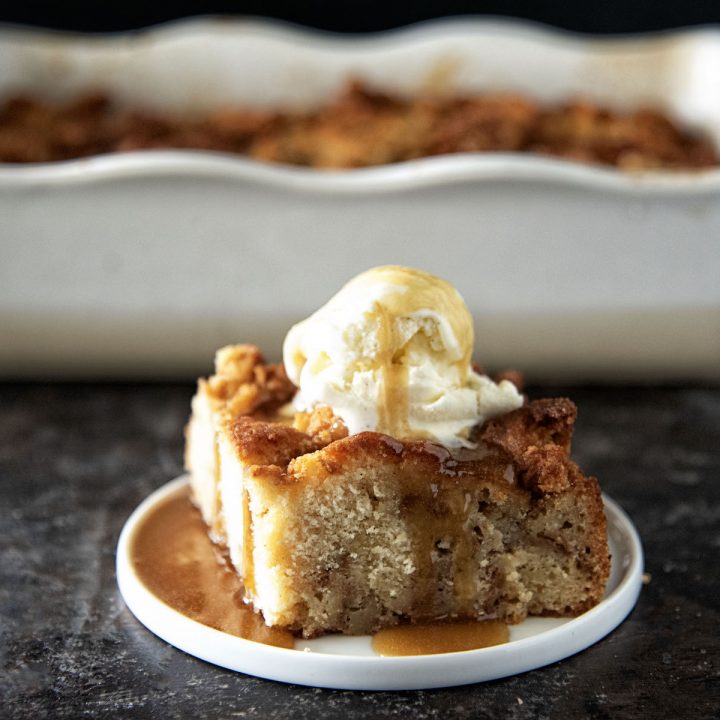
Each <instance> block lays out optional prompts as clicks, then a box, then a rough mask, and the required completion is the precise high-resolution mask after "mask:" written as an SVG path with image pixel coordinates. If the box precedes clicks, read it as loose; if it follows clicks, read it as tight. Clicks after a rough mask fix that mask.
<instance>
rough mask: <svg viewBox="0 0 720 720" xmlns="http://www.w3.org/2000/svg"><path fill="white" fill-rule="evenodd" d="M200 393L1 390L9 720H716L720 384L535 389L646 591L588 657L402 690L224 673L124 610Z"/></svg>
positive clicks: (0, 658)
mask: <svg viewBox="0 0 720 720" xmlns="http://www.w3.org/2000/svg"><path fill="white" fill-rule="evenodd" d="M191 392H192V387H191V386H190V385H132V386H131V385H49V386H40V385H4V386H3V385H0V507H1V508H2V510H1V512H0V667H1V671H0V672H1V675H0V717H2V718H45V717H53V718H81V717H85V716H91V717H113V718H115V717H150V716H153V717H159V718H176V717H194V718H217V717H246V718H291V717H292V718H313V719H314V718H325V717H343V718H346V719H347V720H351V719H352V718H361V717H374V718H395V717H413V718H444V717H459V718H465V717H467V718H470V717H472V718H512V719H513V720H515V719H521V718H556V717H563V718H570V717H578V718H585V717H588V718H685V717H687V718H718V717H720V711H719V710H718V708H720V688H719V673H720V657H719V655H720V652H719V649H720V640H719V639H718V635H719V632H718V628H719V627H720V570H719V566H720V563H719V562H718V557H719V554H720V389H717V388H716V389H703V388H649V387H648V388H597V387H590V388H574V389H572V390H568V391H563V390H562V389H557V388H539V389H535V390H533V391H532V395H533V396H534V397H538V396H540V395H546V394H551V393H552V394H558V393H564V392H567V394H570V395H571V396H572V397H573V398H574V399H575V400H576V401H577V403H578V405H579V407H580V420H579V425H578V428H577V433H576V441H575V456H576V458H577V459H578V460H579V461H580V463H581V465H582V466H583V467H584V468H585V469H586V471H587V472H589V473H592V474H594V475H597V476H598V477H599V478H600V479H601V483H602V485H603V488H604V489H605V491H606V492H607V493H608V494H609V495H611V496H612V497H613V498H615V499H616V500H617V501H618V502H619V503H620V504H621V505H622V506H623V507H624V508H625V510H627V512H628V513H629V514H630V515H631V517H632V518H633V520H634V521H635V523H636V525H637V527H638V529H639V531H640V534H641V536H642V538H643V541H644V544H645V551H646V556H647V559H646V567H647V571H648V572H649V573H650V574H651V576H652V577H651V581H650V583H649V584H648V585H647V586H646V587H645V588H644V589H643V592H642V595H641V598H640V601H639V604H638V606H637V608H636V609H635V611H634V612H633V613H632V615H631V616H630V618H629V619H628V620H627V621H626V622H625V623H624V624H623V625H622V626H621V627H620V628H618V629H617V630H616V631H615V632H614V633H612V634H611V635H610V636H609V637H608V638H606V639H605V640H603V641H601V642H599V643H598V644H596V645H595V646H594V647H591V648H589V649H588V650H586V651H585V652H583V653H580V654H579V655H576V656H575V657H572V658H568V659H567V660H565V661H563V662H560V663H556V664H554V665H552V666H550V667H546V668H542V669H540V670H536V671H534V672H531V673H526V674H524V675H520V676H518V677H512V678H508V679H505V680H498V681H495V682H492V683H487V684H483V685H474V686H468V687H460V688H452V689H446V690H434V691H428V692H406V693H358V692H339V691H329V690H317V689H312V688H304V687H296V686H287V685H282V684H279V683H273V682H267V681H264V680H259V679H256V678H252V677H247V676H244V675H240V674H236V673H232V672H228V671H225V670H221V669H219V668H216V667H213V666H212V665H208V664H206V663H204V662H201V661H199V660H196V659H194V658H192V657H189V656H187V655H185V654H183V653H182V652H180V651H178V650H175V649H174V648H172V647H170V646H168V645H167V644H166V643H164V642H163V641H161V640H159V639H158V638H156V637H154V636H153V635H151V634H150V633H149V632H147V631H146V630H145V629H144V628H143V627H142V626H141V625H140V624H139V623H138V622H137V621H136V620H135V619H134V618H133V617H132V616H131V615H130V613H129V612H128V611H127V610H126V609H125V606H124V605H123V602H122V600H121V599H120V597H119V595H118V591H117V588H116V585H115V573H114V551H115V543H116V541H117V537H118V534H119V532H120V528H121V527H122V524H123V522H124V521H125V519H126V518H127V516H128V515H129V514H130V512H131V510H132V509H133V508H134V507H135V506H136V505H137V504H138V503H139V502H140V501H141V500H142V499H143V498H144V497H145V496H146V495H147V494H148V493H149V492H150V491H152V490H153V489H155V488H156V487H158V486H159V485H162V484H163V483H165V482H166V481H167V480H169V479H171V478H173V477H175V476H176V475H178V474H179V473H180V471H181V448H182V427H183V424H184V422H185V419H186V414H187V411H188V403H189V399H190V395H191Z"/></svg>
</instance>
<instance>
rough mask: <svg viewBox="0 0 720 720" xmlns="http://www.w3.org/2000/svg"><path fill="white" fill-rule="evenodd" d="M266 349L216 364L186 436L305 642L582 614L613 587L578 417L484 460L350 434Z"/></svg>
mask: <svg viewBox="0 0 720 720" xmlns="http://www.w3.org/2000/svg"><path fill="white" fill-rule="evenodd" d="M295 390H296V388H295V387H294V386H293V385H292V383H290V381H289V380H288V379H287V377H286V376H285V373H284V370H283V366H282V365H266V364H264V362H263V359H262V356H261V355H260V353H259V351H258V350H257V349H256V348H254V347H251V346H232V347H228V348H224V349H223V350H221V351H219V352H218V355H217V357H216V371H215V375H213V376H212V377H210V378H209V379H208V380H200V382H199V386H198V392H197V394H196V395H195V397H194V399H193V404H192V408H193V413H192V417H191V420H190V423H189V425H188V429H187V448H186V465H187V468H188V470H189V471H190V473H191V485H192V493H193V498H194V500H195V502H196V504H197V505H198V507H199V508H200V511H201V512H202V515H203V518H204V519H205V521H206V523H207V524H208V527H209V529H210V534H211V537H212V539H213V540H214V541H215V542H217V543H220V544H223V545H225V546H226V547H227V550H228V552H229V555H230V559H231V561H232V563H233V565H234V567H235V568H236V569H237V571H238V573H239V574H240V576H241V577H242V579H243V583H244V586H245V593H246V594H245V599H246V601H247V602H249V603H252V604H253V606H254V607H255V609H256V610H258V611H260V612H262V614H263V616H264V618H265V621H266V622H267V623H268V624H269V625H280V626H284V627H287V628H289V629H291V630H293V631H294V632H296V633H298V634H302V635H304V636H306V637H311V636H315V635H319V634H322V633H329V632H342V633H349V634H364V633H370V632H374V631H376V630H378V629H379V628H382V627H386V626H390V625H394V624H397V623H402V622H428V621H437V620H446V619H484V618H500V619H504V620H506V621H508V622H511V623H515V622H520V621H521V620H523V619H524V618H525V617H526V616H528V615H556V616H573V615H578V614H580V613H582V612H584V611H585V610H587V609H588V608H590V607H592V606H593V605H594V604H596V603H597V602H599V600H600V598H601V597H602V593H603V590H604V587H605V583H606V581H607V577H608V573H609V567H610V564H609V556H608V545H607V531H606V522H605V516H604V513H603V504H602V499H601V495H600V489H599V487H598V483H597V481H596V480H595V479H594V478H589V477H586V476H585V475H583V473H582V472H581V471H580V469H579V468H578V467H577V465H575V464H574V463H573V462H572V460H571V459H570V457H569V450H570V440H571V436H572V431H573V424H574V421H575V414H576V411H575V406H574V405H573V404H572V403H571V402H570V401H569V400H566V399H552V400H536V401H534V402H530V403H528V404H525V405H524V406H523V407H521V408H519V409H517V410H513V411H512V412H508V413H506V414H503V415H500V416H499V417H496V418H494V419H492V420H489V421H487V422H485V423H484V424H483V425H481V426H480V427H478V428H477V429H476V431H475V433H474V435H473V438H472V440H473V441H474V444H476V448H457V449H455V448H453V449H448V448H446V447H443V446H442V445H440V444H438V443H435V442H430V441H427V440H417V439H413V440H398V439H395V438H393V437H390V436H389V435H384V434H381V433H377V432H360V433H357V434H355V435H348V433H347V429H346V427H345V425H344V424H343V422H342V420H340V419H339V418H337V417H336V416H335V415H333V413H332V411H331V410H330V409H329V408H328V407H326V406H324V407H318V408H316V409H315V410H313V411H312V412H309V413H297V414H294V413H293V412H292V411H289V412H288V411H287V410H286V408H287V405H286V404H287V403H288V402H289V401H290V400H291V399H292V397H293V395H294V393H295Z"/></svg>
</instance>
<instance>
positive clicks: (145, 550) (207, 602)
mask: <svg viewBox="0 0 720 720" xmlns="http://www.w3.org/2000/svg"><path fill="white" fill-rule="evenodd" d="M130 552H131V558H132V564H133V566H134V568H135V571H136V573H137V575H138V577H139V578H140V580H141V581H142V583H143V584H144V585H145V586H146V587H147V588H148V590H150V592H152V593H153V594H154V595H155V596H156V597H158V598H159V599H160V600H162V601H163V602H164V603H165V604H167V605H169V606H170V607H171V608H173V609H174V610H176V611H177V612H179V613H182V614H183V615H185V616H186V617H189V618H191V619H192V620H195V621H197V622H199V623H202V624H203V625H207V626H208V627H211V628H214V629H216V630H220V631H221V632H225V633H228V634H230V635H235V636H236V637H240V638H244V639H246V640H252V641H254V642H259V643H263V644H265V645H274V646H276V647H282V648H288V649H293V648H294V647H295V638H294V637H293V635H292V634H291V633H290V632H289V631H287V630H285V629H283V628H278V627H269V626H267V625H266V624H265V621H264V619H263V617H262V615H261V614H260V613H256V612H254V611H253V609H252V608H251V607H250V606H249V605H246V604H245V603H244V602H243V599H242V598H243V586H242V583H241V582H240V579H239V578H238V576H237V574H236V573H235V570H234V569H233V568H232V566H231V565H230V562H229V560H228V558H227V556H226V555H225V554H223V553H222V552H221V551H220V549H219V548H218V547H217V546H216V545H214V544H213V543H212V542H211V541H210V539H209V537H208V534H207V528H206V526H205V523H204V522H203V520H202V518H201V517H200V513H199V511H198V510H197V508H195V506H194V505H193V504H192V503H191V502H190V498H189V490H188V489H187V488H185V489H183V490H182V491H179V492H178V493H177V494H174V495H172V496H171V497H169V498H168V499H166V500H164V501H163V502H162V503H160V504H159V505H158V506H157V507H155V508H154V509H153V510H152V512H150V513H149V514H148V515H146V516H145V518H144V519H143V521H142V522H141V524H140V525H139V526H138V528H137V530H136V531H135V534H134V536H133V538H132V542H131V550H130ZM508 635H509V631H508V628H507V625H505V624H504V623H502V622H499V621H495V620H486V621H483V622H455V623H436V624H427V625H401V626H398V627H392V628H386V629H384V630H380V631H379V632H378V633H376V634H375V635H374V636H373V640H372V646H373V649H374V650H375V652H377V653H378V654H379V655H385V656H399V655H430V654H437V653H447V652H457V651H460V650H474V649H477V648H483V647H489V646H491V645H498V644H500V643H504V642H507V641H508Z"/></svg>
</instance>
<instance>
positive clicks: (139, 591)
mask: <svg viewBox="0 0 720 720" xmlns="http://www.w3.org/2000/svg"><path fill="white" fill-rule="evenodd" d="M188 482H189V476H188V475H187V474H183V475H180V476H179V477H177V478H175V479H174V480H171V481H169V482H167V483H165V484H164V485H162V486H161V487H159V488H157V489H156V490H155V491H153V492H152V493H151V494H150V495H148V496H147V497H146V498H145V499H144V500H143V501H142V502H141V503H140V504H139V505H138V506H137V507H136V508H135V510H134V511H133V512H132V513H131V515H130V516H129V518H128V519H127V521H126V522H125V524H124V525H123V528H122V531H121V533H120V536H119V539H118V544H117V551H116V577H117V583H118V587H119V590H120V594H121V596H122V598H123V600H124V602H125V605H126V606H127V608H128V609H129V610H130V612H131V613H132V615H133V616H134V617H135V618H136V619H137V620H138V621H139V622H140V623H141V624H142V625H143V626H145V628H147V629H148V630H149V631H150V632H152V633H153V634H154V635H156V636H158V637H160V638H161V639H162V640H165V641H166V642H168V643H169V644H171V645H173V646H174V647H176V648H177V649H179V650H182V651H183V652H185V653H187V654H189V655H192V656H195V657H197V658H199V659H201V660H205V661H207V662H210V663H212V664H214V665H218V666H219V667H223V668H226V669H228V670H234V671H236V672H243V673H245V674H248V675H253V676H255V677H260V678H264V679H268V680H276V681H280V682H286V683H294V684H298V685H307V686H312V687H324V688H333V689H342V690H396V691H397V690H419V689H431V688H439V687H451V686H458V685H465V684H471V683H476V682H485V681H489V680H495V679H499V678H502V677H508V676H510V675H516V674H520V673H523V672H527V671H529V670H534V669H537V668H539V667H543V666H545V665H548V664H551V663H553V662H556V661H558V660H562V659H564V658H566V657H570V656H571V655H574V654H576V653H578V652H580V651H582V650H584V649H586V648H587V647H589V646H590V645H593V644H594V643H596V642H597V641H599V640H601V639H602V638H603V637H605V636H606V635H607V634H609V633H610V632H611V631H612V630H614V629H615V628H616V627H617V626H618V625H620V624H621V623H622V622H623V621H624V620H625V618H626V617H627V616H628V615H629V613H630V612H631V610H632V609H633V607H634V606H635V604H636V602H637V599H638V596H639V594H640V589H641V586H642V572H643V551H642V544H641V541H640V537H639V535H638V533H637V530H636V529H635V527H634V525H633V523H632V521H631V520H630V518H629V517H628V515H627V514H626V513H625V512H624V511H623V510H622V508H621V507H620V506H619V505H618V504H617V503H616V502H614V501H613V500H612V499H610V498H609V497H608V496H606V495H603V501H604V504H605V509H606V515H607V516H608V525H610V524H611V523H612V524H613V526H614V528H615V529H616V530H618V531H619V532H620V533H621V534H622V536H623V540H624V542H625V546H624V548H625V549H627V551H628V553H629V558H630V561H629V563H627V565H626V566H624V567H623V568H622V570H623V574H622V576H621V578H620V580H619V582H618V584H617V586H616V587H614V588H613V589H612V590H611V592H610V594H609V595H608V596H607V597H605V598H604V599H603V600H602V601H601V602H600V603H599V604H598V605H596V606H595V607H593V608H591V609H590V610H588V611H587V612H585V613H583V614H582V615H580V616H578V617H576V618H573V619H571V620H568V621H567V622H565V623H563V624H562V625H560V626H558V627H555V628H552V629H549V630H546V631H543V632H540V633H538V634H536V635H533V636H530V637H526V638H521V639H518V640H513V641H510V642H508V643H505V644H503V645H496V646H494V647H489V648H482V649H478V650H465V651H462V652H454V653H445V654H439V655H420V656H403V657H380V656H375V657H373V656H355V655H342V654H337V653H326V652H320V651H307V650H306V651H304V652H303V651H301V650H290V649H287V648H279V647H274V646H270V645H263V644H262V643H256V642H253V641H251V640H246V639H244V638H239V637H236V636H233V635H229V634H227V633H224V632H222V631H220V630H216V629H214V628H211V627H208V626H206V625H203V624H202V623H199V622H197V621H196V620H192V619H191V618H188V617H187V616H185V615H183V614H181V613H179V612H178V611H177V610H175V609H174V608H172V607H170V606H169V605H166V604H165V603H164V602H163V601H162V600H160V599H159V598H158V597H156V596H155V595H154V594H153V593H152V592H151V591H150V590H149V589H147V588H146V587H145V585H144V584H143V583H142V582H141V581H140V579H139V578H138V577H137V575H136V574H135V572H134V570H133V568H132V564H131V561H130V557H129V550H130V543H131V541H132V537H133V534H134V532H135V530H136V528H137V527H138V525H139V523H140V522H141V520H142V519H143V518H144V517H145V516H146V515H147V513H148V512H149V511H150V510H151V509H152V508H154V507H155V506H156V505H157V504H158V503H160V502H162V501H163V500H164V499H165V498H166V497H168V496H169V495H172V494H173V493H176V492H177V491H179V490H180V489H181V488H182V487H184V486H187V484H188ZM548 634H552V635H553V637H552V638H548V637H547V636H548ZM548 639H552V640H554V642H551V643H548ZM300 657H302V658H303V661H302V662H298V659H299V658H300ZM518 659H519V661H518ZM474 660H475V661H477V662H473V661H474Z"/></svg>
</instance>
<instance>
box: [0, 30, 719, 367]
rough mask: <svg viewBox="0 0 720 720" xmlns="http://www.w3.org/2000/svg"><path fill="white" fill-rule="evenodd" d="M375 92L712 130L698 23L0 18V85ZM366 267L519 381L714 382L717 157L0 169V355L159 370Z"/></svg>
mask: <svg viewBox="0 0 720 720" xmlns="http://www.w3.org/2000/svg"><path fill="white" fill-rule="evenodd" d="M350 74H353V75H359V76H362V77H364V78H367V79H368V80H369V81H370V82H371V83H373V84H376V85H378V86H381V87H384V88H387V89H389V90H392V91H402V92H413V91H417V90H421V89H423V88H425V87H428V86H432V87H434V88H435V89H437V88H439V87H442V88H446V89H447V90H448V91H449V92H452V91H454V90H457V91H484V90H511V91H519V92H522V93H526V94H527V95H529V96H532V97H536V98H539V99H541V100H544V101H550V102H552V101H559V100H563V99H566V98H568V97H577V96H582V97H586V98H589V99H591V100H597V101H599V102H602V103H605V104H608V105H610V106H612V107H618V108H624V107H633V106H637V105H641V104H648V103H650V104H653V105H656V106H658V107H660V108H662V109H665V110H667V111H669V112H670V113H672V114H673V115H674V116H676V117H677V118H679V119H680V120H682V121H683V122H684V123H687V124H689V125H692V126H696V127H698V128H701V129H703V130H704V131H705V132H708V133H710V134H711V135H712V136H713V137H714V138H715V140H716V141H717V142H718V143H720V32H719V31H718V30H713V29H700V30H692V31H683V32H678V33H669V34H664V35H661V36H655V37H648V38H625V39H587V38H583V37H578V36H571V35H567V34H561V33H558V32H556V31H551V30H548V29H544V28H538V27H535V26H528V25H525V24H517V23H511V22H503V21H483V20H457V21H443V22H437V23H432V24H425V25H421V26H417V27H413V28H409V29H405V30H400V31H396V32H391V33H384V34H380V35H372V36H366V37H338V36H332V35H326V34H319V33H315V32H308V31H305V30H300V29H296V28H288V27H285V26H279V25H277V24H274V23H267V22H258V21H242V20H233V21H227V20H193V21H185V22H180V23H176V24H172V25H168V26H164V27H161V28H158V29H152V30H148V31H144V32H140V33H133V34H129V35H121V36H109V37H105V36H103V37H82V36H69V35H65V34H56V33H49V32H38V31H29V30H26V29H20V28H5V29H2V30H0V95H4V94H8V93H10V92H13V91H16V90H27V91H30V92H33V93H37V94H40V95H42V96H46V97H69V96H72V95H74V94H76V93H78V92H80V91H82V90H85V89H88V88H97V87H101V88H104V89H107V90H108V91H110V92H111V93H112V94H113V95H114V96H115V97H117V98H119V99H120V100H121V101H126V102H127V103H129V104H140V105H143V106H146V107H156V108H168V109H175V110H186V109H193V110H197V109H200V108H203V107H210V106H214V105H217V104H228V103H243V104H252V105H257V106H270V107H272V106H276V105H293V106H300V105H303V106H307V105H312V104H316V103H320V102H322V101H323V100H325V99H326V98H327V97H328V96H329V95H331V94H332V93H333V92H334V91H335V90H336V89H337V88H338V86H339V85H340V84H341V83H342V82H343V80H344V79H345V78H346V77H347V76H348V75H350ZM383 263H402V264H407V265H413V266H418V267H421V268H425V269H427V270H431V271H433V272H435V273H437V274H439V275H442V276H444V277H445V278H447V279H449V280H451V281H453V282H454V283H455V284H456V285H457V286H458V287H459V289H460V290H461V292H462V293H463V295H464V296H465V298H466V300H467V302H468V304H469V306H470V308H471V310H472V312H473V313H474V316H475V318H476V325H477V357H478V359H479V360H480V361H481V362H483V363H484V364H486V365H488V366H491V367H500V366H507V365H512V366H517V367H522V368H524V369H525V370H527V371H528V372H529V374H530V376H531V377H534V378H547V377H560V378H564V379H569V378H576V379H583V378H584V379H588V378H591V379H592V378H595V379H618V378H626V379H631V378H638V377H643V378H650V377H653V378H658V377H659V378H665V379H672V378H687V377H690V378H717V377H720V171H718V170H711V171H707V172H701V173H692V174H690V173H687V174H685V173H674V174H666V173H657V174H644V175H634V174H627V173H625V174H623V173H621V172H619V171H616V170H610V169H605V168H600V167H586V166H582V165H579V164H573V163H569V162H564V161H560V160H554V159H547V158H541V157H532V156H518V155H511V154H484V155H483V154H473V155H470V154H468V155H455V156H444V157H434V158H429V159H424V160H418V161H413V162H410V163H403V164H398V165H392V166H385V167H380V168H373V169H364V170H352V171H341V172H318V171H312V170H306V169H299V168H287V167H278V166H269V165H262V164H259V163H256V162H254V161H250V160H247V159H244V158H238V157H231V156H224V155H220V154H211V153H201V152H176V151H173V152H143V153H130V154H122V155H113V156H104V157H97V158H92V159H85V160H76V161H70V162H65V163H54V164H43V165H34V166H17V165H4V166H0V328H1V330H0V334H1V336H2V337H1V338H0V373H1V374H2V375H4V376H6V377H8V376H32V375H48V374H49V375H83V376H88V375H94V376H98V375H108V376H116V377H122V376H131V375H144V376H171V375H183V374H188V373H195V372H197V371H199V370H207V369H208V367H209V364H210V359H211V356H212V352H213V350H214V349H215V348H216V347H217V346H219V345H222V344H225V343H229V342H234V341H252V342H257V343H259V344H261V345H262V347H263V348H264V349H265V350H266V352H267V354H268V356H269V357H277V356H278V354H279V349H280V343H281V340H282V337H283V335H284V333H285V331H286V330H287V328H288V326H289V325H290V324H291V323H292V322H293V321H296V320H298V319H300V318H302V317H304V316H305V315H307V314H308V313H310V312H311V311H312V310H313V309H315V308H316V307H318V306H319V305H320V304H321V303H322V302H323V301H325V300H326V299H327V298H328V297H329V296H330V295H331V294H332V293H333V292H334V291H335V290H336V289H337V288H338V287H339V286H340V285H341V284H342V283H343V282H344V281H346V280H347V279H348V278H349V277H351V276H352V275H353V274H355V273H357V272H359V271H361V270H363V269H365V268H367V267H370V266H372V265H377V264H383Z"/></svg>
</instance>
